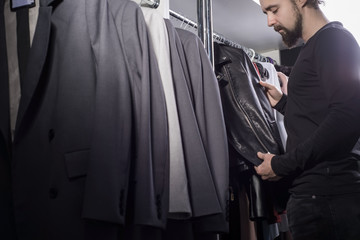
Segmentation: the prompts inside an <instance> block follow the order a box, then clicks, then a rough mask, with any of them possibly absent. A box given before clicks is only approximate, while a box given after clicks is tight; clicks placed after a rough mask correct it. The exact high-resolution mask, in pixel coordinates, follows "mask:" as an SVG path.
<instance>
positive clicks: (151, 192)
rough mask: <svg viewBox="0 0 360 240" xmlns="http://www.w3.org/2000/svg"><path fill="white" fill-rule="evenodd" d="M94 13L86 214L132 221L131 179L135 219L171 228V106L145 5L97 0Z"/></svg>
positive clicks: (90, 16)
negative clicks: (168, 216)
mask: <svg viewBox="0 0 360 240" xmlns="http://www.w3.org/2000/svg"><path fill="white" fill-rule="evenodd" d="M87 19H88V22H89V26H91V28H89V34H90V38H91V41H92V46H93V51H94V56H95V59H96V62H97V69H96V75H97V86H96V102H95V105H96V112H95V127H94V129H93V131H94V134H93V136H94V138H93V146H92V151H91V158H90V163H89V167H88V176H87V182H86V190H85V198H84V207H83V216H84V217H86V218H91V219H97V220H104V221H109V222H114V223H119V224H124V221H125V213H126V212H125V211H126V210H127V209H129V208H130V206H128V205H126V201H127V198H128V193H129V191H128V190H129V186H131V187H133V191H134V192H133V193H132V195H133V196H135V198H134V205H133V206H132V205H131V208H132V210H133V212H134V223H136V224H145V225H151V226H156V227H163V226H164V225H165V219H166V214H165V213H166V211H167V208H166V197H167V196H168V192H167V191H168V190H167V187H166V184H167V183H168V179H167V177H168V169H167V168H168V139H167V124H166V122H167V121H166V109H165V100H164V94H163V91H162V86H161V84H160V81H159V80H160V77H159V72H158V67H157V64H156V59H155V58H154V54H153V52H152V49H151V46H149V41H148V36H147V32H146V25H145V22H144V20H143V16H142V13H141V10H140V9H139V8H138V6H137V5H136V4H134V3H133V2H131V1H115V0H109V1H95V0H90V1H88V4H87ZM130 169H133V171H132V173H131V174H130ZM130 178H131V179H130ZM129 180H131V181H129ZM133 183H136V184H133ZM129 184H130V185H129ZM161 205H163V207H161Z"/></svg>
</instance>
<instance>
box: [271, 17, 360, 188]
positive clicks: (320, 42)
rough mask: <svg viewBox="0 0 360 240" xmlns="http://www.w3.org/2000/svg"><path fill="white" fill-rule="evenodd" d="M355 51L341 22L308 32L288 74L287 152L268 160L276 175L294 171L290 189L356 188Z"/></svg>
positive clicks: (359, 81)
mask: <svg viewBox="0 0 360 240" xmlns="http://www.w3.org/2000/svg"><path fill="white" fill-rule="evenodd" d="M359 71H360V51H359V46H358V44H357V42H356V40H355V39H354V38H353V36H352V35H351V34H350V33H349V32H348V31H347V30H346V29H344V28H343V27H342V25H341V23H338V22H332V23H329V24H327V25H325V26H324V27H323V28H322V29H320V30H319V31H318V32H317V33H316V34H315V35H314V36H313V37H311V38H310V39H309V40H308V41H307V43H306V44H305V46H304V47H303V49H302V50H301V52H300V55H299V57H298V59H297V61H296V64H295V66H294V68H293V70H292V72H291V75H290V77H289V84H288V97H287V101H286V96H285V95H284V97H283V98H282V99H281V101H280V102H279V103H278V104H277V106H275V107H276V109H278V110H280V111H283V112H284V111H285V110H286V112H285V118H284V119H285V127H286V130H287V133H288V141H287V148H286V149H287V151H288V152H287V153H286V154H284V155H281V156H276V157H274V158H273V160H272V168H273V170H274V172H275V173H276V174H277V175H279V176H289V175H293V176H296V179H295V180H294V182H293V185H292V189H291V192H293V193H298V194H310V195H312V194H315V195H317V194H318V195H330V194H342V193H351V192H360V172H359V166H360V164H359V158H360V157H359V156H358V155H355V154H354V153H352V148H353V147H354V145H355V143H356V142H357V140H358V139H359V137H360V124H359V123H360V107H359V103H360V75H359Z"/></svg>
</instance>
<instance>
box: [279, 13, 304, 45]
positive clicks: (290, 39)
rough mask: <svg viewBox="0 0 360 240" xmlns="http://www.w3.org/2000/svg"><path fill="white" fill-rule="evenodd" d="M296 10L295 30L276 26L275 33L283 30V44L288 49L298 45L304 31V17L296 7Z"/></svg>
mask: <svg viewBox="0 0 360 240" xmlns="http://www.w3.org/2000/svg"><path fill="white" fill-rule="evenodd" d="M294 9H295V10H294V11H295V15H296V16H295V17H296V21H295V27H294V30H289V29H287V28H285V27H282V26H280V25H276V26H274V30H275V31H277V32H279V31H280V30H282V32H281V33H280V35H281V36H282V39H283V42H284V43H285V44H286V45H287V46H288V47H292V46H294V45H295V44H296V43H297V41H298V40H299V39H300V38H301V35H302V30H303V26H302V15H301V14H300V13H299V10H298V9H296V8H295V7H294Z"/></svg>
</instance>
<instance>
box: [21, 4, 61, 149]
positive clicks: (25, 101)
mask: <svg viewBox="0 0 360 240" xmlns="http://www.w3.org/2000/svg"><path fill="white" fill-rule="evenodd" d="M54 1H55V0H44V1H41V4H40V7H39V16H38V21H37V25H36V30H35V35H34V39H33V45H32V47H31V49H30V53H29V58H28V64H27V68H26V73H25V78H24V84H23V87H22V92H21V100H20V106H19V112H18V118H17V122H16V129H15V139H14V141H15V142H16V141H17V139H18V138H19V135H21V133H22V132H23V130H24V127H23V125H24V122H25V116H26V113H27V109H28V108H29V105H30V102H31V99H32V97H33V95H34V92H35V90H36V87H37V85H38V82H39V79H40V77H41V73H42V71H43V67H44V64H45V60H46V56H47V52H48V48H49V39H50V30H51V15H52V6H51V4H52V3H53V2H54Z"/></svg>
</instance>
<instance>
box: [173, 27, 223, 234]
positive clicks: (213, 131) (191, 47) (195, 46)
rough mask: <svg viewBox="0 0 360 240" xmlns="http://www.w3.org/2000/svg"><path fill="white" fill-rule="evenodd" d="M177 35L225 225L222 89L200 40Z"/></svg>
mask: <svg viewBox="0 0 360 240" xmlns="http://www.w3.org/2000/svg"><path fill="white" fill-rule="evenodd" d="M177 33H178V34H179V37H180V40H181V42H182V45H183V48H184V51H185V60H186V64H187V68H188V73H189V77H190V81H189V82H190V86H191V87H190V89H191V91H192V95H193V106H194V110H195V114H196V118H197V123H198V126H199V130H200V134H201V139H202V142H203V143H204V148H205V151H206V155H207V157H208V163H209V166H210V169H211V173H212V175H213V179H214V184H215V186H216V190H217V194H218V197H219V201H220V205H221V208H222V210H223V214H224V218H223V220H224V221H223V222H225V215H226V204H227V200H228V184H229V183H228V181H229V157H228V145H227V135H226V129H225V121H224V117H223V109H222V105H221V98H220V91H219V86H218V83H217V79H216V76H215V73H214V71H213V69H212V66H211V63H210V60H209V58H208V55H207V54H206V52H205V49H204V47H203V44H202V42H201V40H200V39H199V38H198V37H197V36H196V35H195V34H193V33H191V32H189V31H186V30H183V29H177ZM217 227H218V228H219V230H224V231H226V226H225V225H224V228H223V229H221V227H220V226H217Z"/></svg>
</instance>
